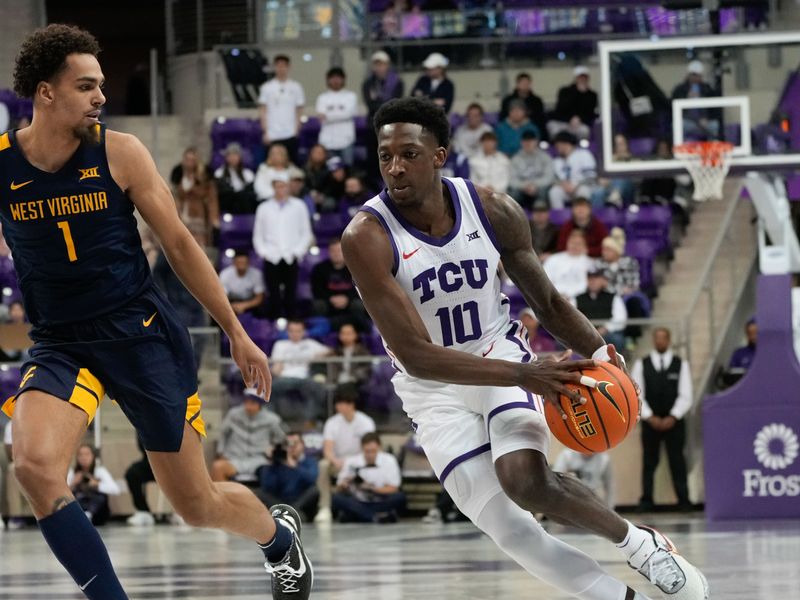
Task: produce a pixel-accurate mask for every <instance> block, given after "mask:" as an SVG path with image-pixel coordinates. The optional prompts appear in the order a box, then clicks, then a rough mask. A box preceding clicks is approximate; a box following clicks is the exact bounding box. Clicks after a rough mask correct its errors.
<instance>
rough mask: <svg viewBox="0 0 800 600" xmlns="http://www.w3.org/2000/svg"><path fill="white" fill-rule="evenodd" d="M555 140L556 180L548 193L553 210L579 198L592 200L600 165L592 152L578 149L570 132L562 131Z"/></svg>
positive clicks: (554, 163) (575, 139)
mask: <svg viewBox="0 0 800 600" xmlns="http://www.w3.org/2000/svg"><path fill="white" fill-rule="evenodd" d="M552 140H553V143H554V144H555V147H556V152H557V153H558V157H557V158H556V159H555V161H553V167H554V168H555V172H556V179H557V180H556V183H555V184H554V185H552V186H551V187H550V191H549V192H548V197H549V199H550V208H564V206H565V205H566V204H567V203H570V202H572V201H573V200H574V199H575V198H577V197H579V196H582V197H584V198H591V197H592V195H593V193H594V191H595V190H596V189H597V162H596V161H595V159H594V156H593V155H592V153H591V152H589V151H588V150H587V149H585V148H579V147H578V139H577V138H576V137H575V136H574V135H573V134H571V133H570V132H569V131H561V132H560V133H558V134H556V135H554V136H553V137H552Z"/></svg>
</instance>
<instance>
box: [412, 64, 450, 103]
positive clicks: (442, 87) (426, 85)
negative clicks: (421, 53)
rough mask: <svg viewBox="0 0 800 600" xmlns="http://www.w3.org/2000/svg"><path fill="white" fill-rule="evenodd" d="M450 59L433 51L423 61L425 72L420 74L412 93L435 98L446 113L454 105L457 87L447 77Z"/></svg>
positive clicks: (435, 101)
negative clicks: (446, 71) (446, 70)
mask: <svg viewBox="0 0 800 600" xmlns="http://www.w3.org/2000/svg"><path fill="white" fill-rule="evenodd" d="M449 64H450V61H449V60H448V59H447V57H446V56H444V55H443V54H440V53H439V52H432V53H430V54H429V55H428V57H427V58H426V59H425V60H424V61H423V62H422V66H423V67H424V68H425V74H424V75H420V77H419V79H417V82H416V83H415V84H414V87H413V88H412V89H411V95H412V96H416V97H418V98H421V97H427V98H430V99H431V100H433V102H434V103H435V104H436V105H437V106H441V107H442V110H444V112H445V113H447V114H449V113H450V109H451V108H452V106H453V99H454V97H455V93H456V88H455V86H454V85H453V82H452V81H451V80H450V79H448V78H447V74H446V73H445V69H446V68H447V65H449Z"/></svg>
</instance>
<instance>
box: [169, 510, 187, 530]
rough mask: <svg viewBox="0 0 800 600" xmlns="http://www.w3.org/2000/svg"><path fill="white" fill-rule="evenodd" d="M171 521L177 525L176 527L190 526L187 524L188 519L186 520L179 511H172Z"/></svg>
mask: <svg viewBox="0 0 800 600" xmlns="http://www.w3.org/2000/svg"><path fill="white" fill-rule="evenodd" d="M169 522H170V524H171V525H175V526H176V527H186V528H189V526H188V525H187V524H186V521H184V520H183V517H182V516H180V515H179V514H178V513H172V514H171V515H170V516H169Z"/></svg>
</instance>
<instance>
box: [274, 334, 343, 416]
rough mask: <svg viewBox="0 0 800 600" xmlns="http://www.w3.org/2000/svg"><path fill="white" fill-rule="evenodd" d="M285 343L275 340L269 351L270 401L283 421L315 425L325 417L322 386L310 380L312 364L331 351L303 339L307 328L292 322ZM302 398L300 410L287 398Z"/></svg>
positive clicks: (321, 345)
mask: <svg viewBox="0 0 800 600" xmlns="http://www.w3.org/2000/svg"><path fill="white" fill-rule="evenodd" d="M286 333H287V334H288V339H286V340H278V341H277V342H275V346H273V348H272V357H271V358H272V363H271V365H270V370H271V371H272V398H273V400H272V401H273V402H275V404H276V410H277V411H278V413H279V414H281V415H283V417H284V418H285V419H287V420H288V419H292V420H302V421H316V419H317V418H318V417H319V416H320V415H321V414H323V413H324V409H325V394H326V391H325V386H324V385H323V384H322V383H320V382H318V381H314V380H313V379H311V378H310V375H311V362H312V361H313V360H314V359H318V358H323V357H325V356H328V355H329V354H330V353H331V349H330V348H328V347H327V346H325V345H324V344H321V343H319V342H318V341H317V340H314V339H311V338H308V337H306V325H305V323H303V321H301V320H299V319H292V320H290V321H289V324H288V325H287V326H286ZM293 393H296V394H298V395H299V396H300V398H301V404H302V406H301V408H300V410H299V411H298V410H296V405H297V404H298V403H297V402H296V401H293V400H292V399H291V398H290V397H289V395H290V394H293Z"/></svg>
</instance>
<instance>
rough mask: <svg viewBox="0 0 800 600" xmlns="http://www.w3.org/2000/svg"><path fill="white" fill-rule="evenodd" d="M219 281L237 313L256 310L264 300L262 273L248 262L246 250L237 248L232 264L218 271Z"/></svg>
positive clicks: (248, 256)
mask: <svg viewBox="0 0 800 600" xmlns="http://www.w3.org/2000/svg"><path fill="white" fill-rule="evenodd" d="M219 282H220V283H221V284H222V287H223V288H224V289H225V294H226V295H227V296H228V300H229V301H230V303H231V307H232V308H233V312H235V313H236V314H237V315H241V314H242V313H245V312H248V311H253V312H256V311H257V310H258V308H259V307H260V306H261V305H262V303H263V302H264V275H263V274H262V273H261V271H259V270H258V269H256V268H255V267H253V266H252V265H251V264H250V254H249V252H247V250H237V251H236V255H235V256H234V257H233V264H231V265H228V266H227V267H225V268H224V269H222V271H220V273H219Z"/></svg>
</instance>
